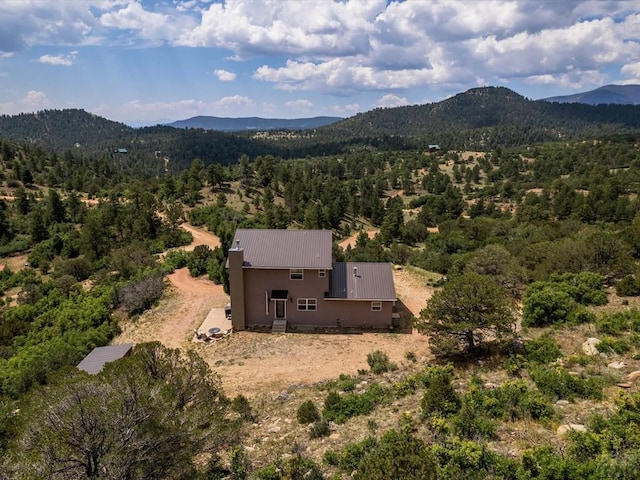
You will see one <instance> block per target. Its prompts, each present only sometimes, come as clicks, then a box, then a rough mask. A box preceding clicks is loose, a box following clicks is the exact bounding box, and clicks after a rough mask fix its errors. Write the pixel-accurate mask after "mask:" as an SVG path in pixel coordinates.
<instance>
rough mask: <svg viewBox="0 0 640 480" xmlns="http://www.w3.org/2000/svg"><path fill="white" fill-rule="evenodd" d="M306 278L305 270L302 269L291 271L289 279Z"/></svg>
mask: <svg viewBox="0 0 640 480" xmlns="http://www.w3.org/2000/svg"><path fill="white" fill-rule="evenodd" d="M303 278H304V270H303V269H301V268H292V269H291V270H289V279H291V280H302V279H303Z"/></svg>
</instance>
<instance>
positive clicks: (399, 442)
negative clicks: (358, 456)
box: [353, 430, 438, 480]
mask: <svg viewBox="0 0 640 480" xmlns="http://www.w3.org/2000/svg"><path fill="white" fill-rule="evenodd" d="M353 478H354V479H356V480H358V479H359V480H388V479H390V478H401V479H403V480H435V479H437V478H438V466H437V463H436V461H435V458H434V456H433V454H432V453H431V451H430V449H429V448H428V447H427V446H426V445H425V443H424V442H423V441H422V440H420V439H418V438H416V437H414V436H412V435H410V434H407V433H403V432H397V431H395V430H390V431H388V432H386V433H385V434H384V435H383V436H382V437H381V438H380V440H379V441H378V442H377V444H376V445H375V446H374V447H373V448H372V449H371V450H370V451H368V452H367V453H365V455H364V456H363V457H362V460H361V461H360V462H359V464H358V466H357V468H356V473H355V475H354V476H353Z"/></svg>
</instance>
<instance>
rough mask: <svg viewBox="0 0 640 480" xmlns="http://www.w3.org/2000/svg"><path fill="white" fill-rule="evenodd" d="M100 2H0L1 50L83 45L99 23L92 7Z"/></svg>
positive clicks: (40, 0) (47, 0)
mask: <svg viewBox="0 0 640 480" xmlns="http://www.w3.org/2000/svg"><path fill="white" fill-rule="evenodd" d="M96 3H104V2H97V1H91V0H89V1H86V2H52V1H49V0H31V1H29V2H24V1H16V0H9V1H3V2H0V51H1V52H17V51H20V50H22V49H24V48H25V47H27V46H30V45H37V44H39V45H81V44H85V43H86V42H85V40H86V38H87V36H88V35H89V33H90V32H91V30H92V27H93V25H94V24H95V17H94V16H93V14H92V13H91V10H90V8H91V7H92V5H93V4H96Z"/></svg>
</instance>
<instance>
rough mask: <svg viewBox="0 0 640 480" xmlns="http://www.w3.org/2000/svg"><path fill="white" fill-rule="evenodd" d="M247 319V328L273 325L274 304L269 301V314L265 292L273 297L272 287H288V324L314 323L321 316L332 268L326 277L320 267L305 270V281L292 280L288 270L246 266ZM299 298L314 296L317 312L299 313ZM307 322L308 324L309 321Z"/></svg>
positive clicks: (283, 288)
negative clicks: (319, 274) (266, 307)
mask: <svg viewBox="0 0 640 480" xmlns="http://www.w3.org/2000/svg"><path fill="white" fill-rule="evenodd" d="M243 273H244V295H245V299H246V300H245V322H246V326H247V327H251V326H258V325H271V323H272V322H273V320H274V318H275V305H274V302H273V301H272V300H269V302H268V303H269V307H268V314H267V313H266V309H265V292H266V293H267V295H268V296H269V297H270V296H271V291H272V290H288V291H289V299H288V301H287V302H286V320H287V323H288V324H296V323H300V322H302V323H300V324H308V323H313V322H314V321H315V319H317V318H318V317H319V314H320V311H319V310H320V309H321V304H322V303H323V301H324V296H325V292H328V291H329V271H326V272H325V276H324V278H322V277H319V276H318V270H304V275H303V279H302V280H291V279H290V278H289V270H288V269H283V270H275V269H274V270H267V269H264V270H263V269H257V268H244V269H243ZM298 298H315V299H316V300H317V308H318V311H316V312H304V311H301V312H299V311H298V309H297V299H298ZM307 321H308V323H307Z"/></svg>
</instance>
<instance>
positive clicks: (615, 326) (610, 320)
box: [595, 308, 640, 335]
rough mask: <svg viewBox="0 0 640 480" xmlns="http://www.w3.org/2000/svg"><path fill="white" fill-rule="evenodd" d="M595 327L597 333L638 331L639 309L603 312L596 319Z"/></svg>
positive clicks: (610, 333) (613, 333) (639, 329)
mask: <svg viewBox="0 0 640 480" xmlns="http://www.w3.org/2000/svg"><path fill="white" fill-rule="evenodd" d="M595 323H596V329H597V330H598V332H599V333H604V334H608V335H619V334H621V333H624V332H626V331H629V330H630V331H634V332H638V331H640V311H639V310H637V309H635V308H633V309H631V310H626V311H619V312H613V313H603V314H602V315H600V316H599V317H598V318H597V319H596V322H595Z"/></svg>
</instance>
